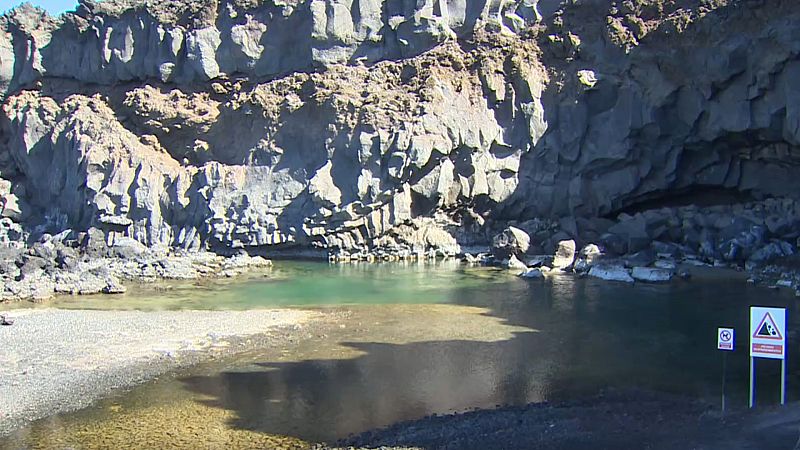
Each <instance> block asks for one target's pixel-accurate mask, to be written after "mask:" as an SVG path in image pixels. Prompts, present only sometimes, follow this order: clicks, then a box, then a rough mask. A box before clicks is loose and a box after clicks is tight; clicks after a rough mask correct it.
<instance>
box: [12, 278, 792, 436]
mask: <svg viewBox="0 0 800 450" xmlns="http://www.w3.org/2000/svg"><path fill="white" fill-rule="evenodd" d="M718 274H719V273H718ZM750 305H764V306H786V307H787V308H788V313H787V316H788V324H789V325H788V328H789V349H790V350H789V353H788V367H789V369H788V377H787V380H788V386H789V389H788V399H789V400H790V401H791V400H796V399H799V398H800V379H798V370H799V369H800V364H798V363H797V361H798V359H797V358H796V357H795V356H796V355H797V354H798V353H797V351H796V349H797V348H798V347H797V344H798V334H797V330H798V329H800V320H798V319H800V316H798V315H797V314H796V312H797V307H798V303H797V301H796V300H795V298H794V296H793V295H790V294H789V293H788V292H785V291H776V290H769V289H765V288H760V287H755V286H749V285H747V284H746V283H745V282H744V280H743V279H741V277H734V276H732V275H731V276H728V275H722V276H720V275H716V276H700V275H699V274H698V275H696V276H695V277H694V278H693V279H692V280H691V281H675V282H673V283H669V284H664V285H654V284H636V285H626V284H623V283H615V282H606V281H601V280H595V279H590V278H578V277H574V276H571V275H558V276H553V277H550V278H548V279H546V280H544V281H527V280H523V279H519V278H516V277H514V276H513V275H512V274H510V273H509V272H507V271H504V270H498V269H492V268H481V267H467V266H464V265H460V264H457V263H447V262H445V263H439V264H422V263H408V264H371V265H370V264H362V265H328V264H326V263H312V262H276V264H275V267H274V268H273V269H272V270H271V271H268V272H264V273H258V274H252V275H250V276H248V277H246V278H239V279H234V280H225V281H207V282H203V283H196V282H176V283H160V284H158V285H153V286H140V287H134V288H132V289H130V292H129V293H128V294H125V295H122V296H102V297H75V298H65V299H60V300H57V301H55V302H51V303H49V304H46V305H43V306H47V307H54V306H55V307H59V308H99V309H145V310H154V309H251V308H264V307H275V306H287V307H289V306H291V307H307V308H315V309H319V310H322V311H335V312H336V315H335V316H336V319H335V320H331V321H329V322H326V323H322V324H318V325H316V326H310V327H307V328H300V329H297V330H294V331H293V332H292V333H291V334H290V336H291V338H289V339H287V340H285V341H282V342H281V344H280V345H277V346H275V347H272V348H266V349H262V350H258V351H251V352H248V353H245V354H241V355H239V356H236V357H233V358H231V359H226V360H222V361H212V362H209V363H206V364H202V365H201V366H198V367H195V368H193V369H189V370H185V371H182V372H180V373H177V374H174V375H170V376H164V377H161V378H160V379H158V380H155V381H152V382H148V383H146V384H144V385H142V386H139V387H137V388H134V389H132V390H131V391H129V392H126V393H120V394H119V395H117V396H115V397H113V398H109V399H107V400H104V401H101V402H99V403H98V404H97V405H96V406H93V407H90V408H87V409H84V410H81V411H78V412H75V413H71V414H64V415H59V416H54V417H51V418H49V419H45V420H41V421H39V422H36V423H34V424H32V425H31V426H28V427H26V428H25V429H22V430H20V431H19V432H17V433H16V434H15V435H13V436H11V437H10V438H9V439H6V440H5V441H3V442H0V448H66V447H70V448H143V447H144V448H170V447H177V448H303V447H305V446H307V445H308V443H309V442H320V441H326V442H330V441H334V440H336V439H339V438H343V437H346V436H347V435H349V434H351V433H358V432H362V431H366V430H369V429H373V428H376V427H382V426H386V425H389V424H392V423H395V422H398V421H402V420H410V419H417V418H421V417H424V416H426V415H429V414H433V413H437V414H441V413H450V412H456V411H466V410H470V409H473V408H492V407H495V406H496V405H505V404H524V403H529V402H542V401H559V400H568V399H576V398H581V397H583V396H587V395H593V394H596V393H598V392H599V391H602V390H604V389H609V388H624V389H631V388H633V389H642V390H654V391H661V392H670V393H678V394H685V395H687V396H691V397H696V398H702V399H706V400H708V401H709V402H716V401H718V399H719V396H720V393H721V392H720V384H721V376H722V354H721V353H720V352H718V351H717V350H716V328H717V327H718V326H732V327H735V328H736V330H737V336H736V341H737V342H736V344H737V350H736V351H735V352H733V353H730V354H729V355H728V361H727V367H728V371H727V394H728V405H729V407H732V408H744V407H746V398H747V397H746V396H747V383H748V379H747V375H748V365H747V364H748V357H747V352H746V350H747V332H746V329H745V327H746V326H747V320H748V307H749V306H750ZM779 367H780V365H779V363H777V362H775V361H765V360H761V361H759V363H758V370H757V375H758V384H759V391H758V401H759V402H760V403H761V404H774V403H776V402H777V399H778V379H779Z"/></svg>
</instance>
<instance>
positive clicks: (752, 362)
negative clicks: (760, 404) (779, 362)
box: [750, 356, 756, 409]
mask: <svg viewBox="0 0 800 450" xmlns="http://www.w3.org/2000/svg"><path fill="white" fill-rule="evenodd" d="M754 369H755V360H754V359H753V357H752V356H751V357H750V408H751V409H752V408H753V404H754V403H755V385H754V383H753V380H754V378H755V376H756V373H755V370H754Z"/></svg>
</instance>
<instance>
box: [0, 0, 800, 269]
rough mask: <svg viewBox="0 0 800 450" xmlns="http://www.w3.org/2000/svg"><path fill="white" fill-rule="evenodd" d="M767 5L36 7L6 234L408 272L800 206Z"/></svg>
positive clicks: (13, 42) (788, 12)
mask: <svg viewBox="0 0 800 450" xmlns="http://www.w3.org/2000/svg"><path fill="white" fill-rule="evenodd" d="M757 3H758V2H755V3H754V2H738V1H722V0H718V1H707V2H694V1H689V0H686V1H677V2H666V1H655V0H654V1H650V0H647V1H645V0H637V1H627V2H613V1H607V0H595V1H582V2H566V3H565V4H560V3H559V2H557V1H542V2H532V1H522V2H502V3H501V2H485V3H481V2H475V1H473V0H461V1H452V2H444V1H436V2H418V3H415V4H409V3H397V4H396V3H395V2H393V1H391V0H387V1H385V2H373V3H370V2H361V3H358V2H353V3H347V2H322V1H320V0H314V1H310V2H309V1H306V2H286V3H280V4H277V3H264V2H251V3H246V2H243V1H230V2H207V3H202V2H200V3H186V4H184V3H181V2H175V3H174V4H172V3H168V4H165V5H161V4H160V3H157V2H152V3H147V2H145V3H141V2H139V3H137V2H102V3H97V4H94V3H83V4H82V6H81V7H80V8H79V10H78V11H77V12H76V13H75V14H68V15H66V16H63V17H61V18H58V19H52V18H48V17H46V16H44V15H42V14H41V13H39V12H37V11H36V10H33V9H31V8H28V7H23V8H20V9H17V10H15V11H14V12H12V13H10V14H9V15H7V16H5V17H4V18H3V26H2V27H0V28H2V30H3V33H5V34H4V36H3V37H0V77H2V80H3V81H4V83H5V88H6V89H7V97H6V98H5V100H4V103H3V117H2V121H1V123H2V133H3V134H2V139H0V143H2V146H3V149H2V151H1V152H0V174H2V177H3V178H4V179H6V180H8V181H10V183H8V184H9V186H10V187H9V188H8V189H2V190H0V191H1V192H0V196H2V199H3V204H4V205H11V206H13V207H11V206H9V207H5V206H4V209H3V211H2V214H3V215H5V216H7V217H12V218H14V219H15V220H17V221H19V222H21V223H23V224H25V225H26V227H27V229H28V230H30V232H31V233H33V234H34V235H35V234H36V233H37V232H38V233H39V234H41V233H42V232H48V233H51V234H55V233H59V232H62V231H64V230H67V229H71V230H85V229H88V228H90V227H98V228H101V229H103V230H106V232H109V233H117V234H123V235H128V236H131V237H133V238H135V239H137V240H139V241H140V242H143V243H145V244H148V245H165V246H173V247H183V248H189V249H197V248H205V247H210V248H214V249H226V248H227V249H230V248H261V249H264V248H266V249H274V248H283V247H287V246H288V247H291V246H300V247H304V248H307V247H317V248H322V249H326V250H328V251H331V252H337V251H346V252H361V251H365V252H366V251H368V250H369V251H374V250H375V249H382V250H385V251H386V252H388V253H394V254H409V253H414V252H426V251H436V250H438V251H442V252H444V253H457V252H459V251H462V250H463V248H464V247H465V246H469V245H472V244H481V243H485V242H486V237H487V233H489V230H491V227H492V221H496V220H517V221H525V220H531V219H537V220H538V219H540V218H541V219H546V220H548V221H551V222H548V223H558V224H561V225H560V231H561V233H562V234H563V233H566V234H568V235H570V236H572V237H578V238H579V237H580V235H582V234H585V233H586V232H587V231H589V232H594V233H595V234H599V232H598V229H599V228H600V227H599V226H598V224H597V221H598V220H601V222H602V220H604V219H598V218H599V217H602V216H605V217H611V218H615V217H616V216H617V214H619V213H620V212H622V211H628V212H630V210H631V209H635V208H642V207H644V206H643V205H648V204H651V203H652V202H655V204H656V206H658V202H670V201H672V200H674V199H675V198H676V197H677V196H680V195H683V194H693V193H696V192H705V191H709V190H711V189H712V188H713V189H716V190H721V191H724V192H725V193H726V195H728V196H733V197H737V196H740V197H741V199H742V201H744V200H745V199H746V200H751V199H753V198H756V199H758V198H760V197H770V196H775V197H795V198H796V197H797V196H798V192H800V189H798V188H799V187H800V186H798V182H799V181H798V180H800V177H798V176H797V174H798V165H797V162H798V156H800V152H799V151H798V150H799V149H798V143H799V142H800V116H799V115H798V109H797V106H796V105H797V104H800V103H798V102H797V101H796V100H798V99H797V97H798V95H800V93H799V92H798V89H800V87H799V84H800V73H798V71H800V61H799V60H798V51H799V50H800V39H797V37H798V33H799V31H798V26H797V25H796V24H797V23H800V20H799V19H800V7H797V6H795V4H794V3H793V2H790V1H780V0H776V1H774V2H762V4H757ZM9 49H11V50H9ZM626 217H627V216H626ZM606 222H607V221H606ZM601 225H603V228H604V230H607V229H608V224H607V223H605V222H603V223H602V224H601ZM556 231H557V230H551V231H550V233H551V234H552V233H553V232H556Z"/></svg>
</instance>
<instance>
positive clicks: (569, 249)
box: [553, 239, 575, 269]
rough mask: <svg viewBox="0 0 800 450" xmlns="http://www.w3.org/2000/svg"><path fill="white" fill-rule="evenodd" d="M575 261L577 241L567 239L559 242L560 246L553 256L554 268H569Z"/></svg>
mask: <svg viewBox="0 0 800 450" xmlns="http://www.w3.org/2000/svg"><path fill="white" fill-rule="evenodd" d="M574 261H575V241H574V240H571V239H570V240H566V241H560V242H559V243H558V248H557V249H556V253H555V255H554V256H553V268H554V269H567V268H569V267H570V266H572V263H573V262H574Z"/></svg>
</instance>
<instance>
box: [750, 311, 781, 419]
mask: <svg viewBox="0 0 800 450" xmlns="http://www.w3.org/2000/svg"><path fill="white" fill-rule="evenodd" d="M755 358H768V359H780V360H781V405H784V404H786V309H785V308H765V307H761V306H751V307H750V402H749V404H750V407H751V408H752V407H753V405H754V404H755Z"/></svg>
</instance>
